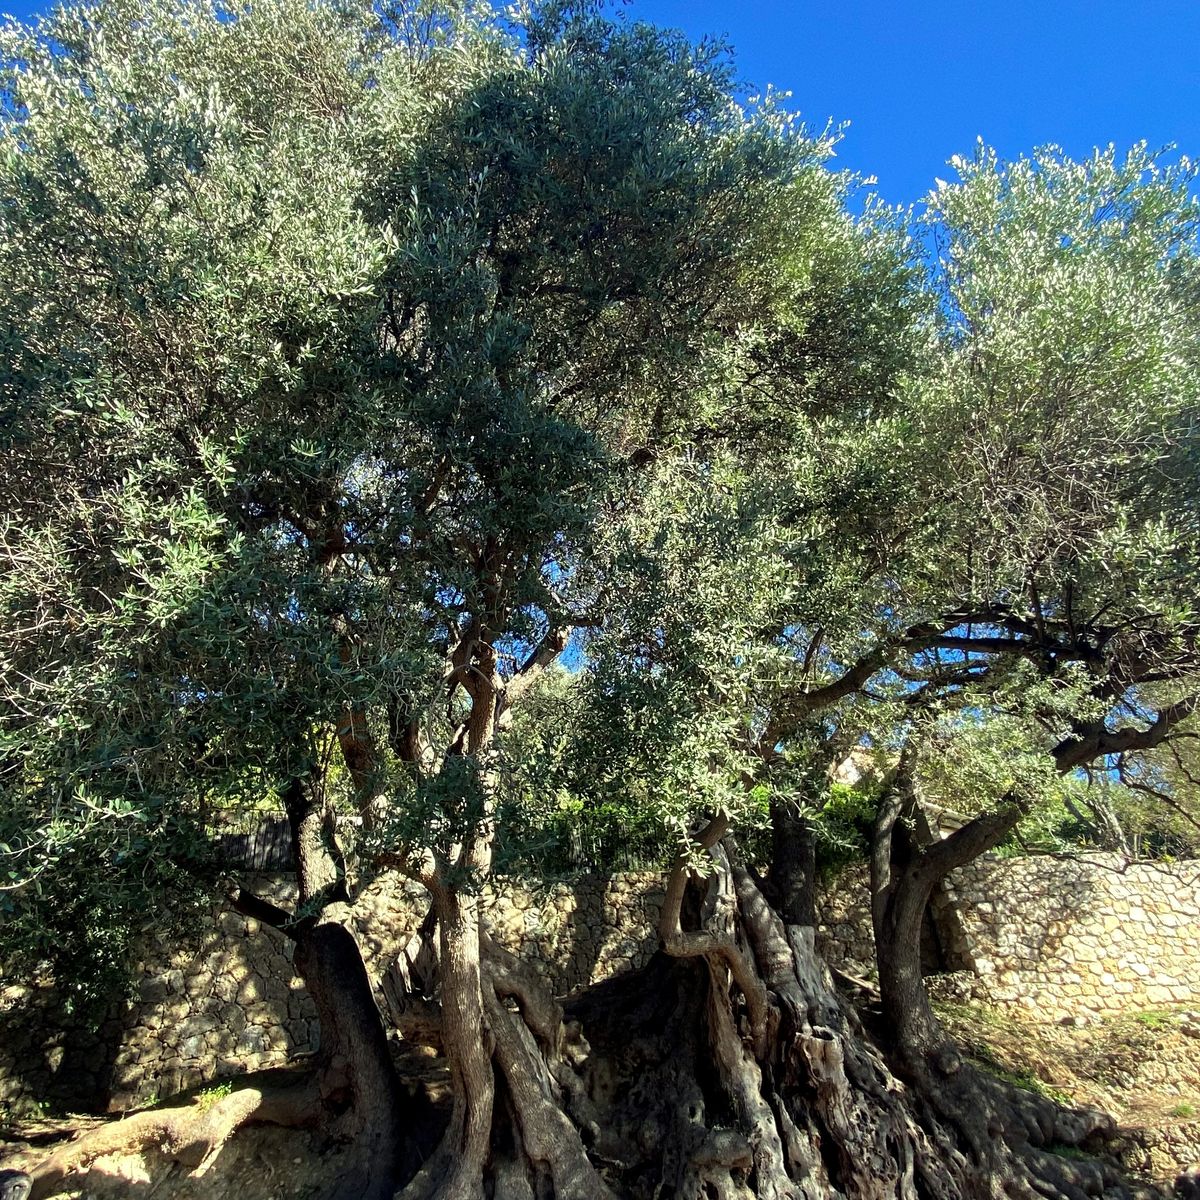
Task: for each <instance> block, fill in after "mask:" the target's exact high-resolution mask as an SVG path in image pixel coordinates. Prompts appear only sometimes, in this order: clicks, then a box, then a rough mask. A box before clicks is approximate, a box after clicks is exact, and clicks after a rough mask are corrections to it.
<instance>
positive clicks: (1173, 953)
mask: <svg viewBox="0 0 1200 1200" xmlns="http://www.w3.org/2000/svg"><path fill="white" fill-rule="evenodd" d="M663 883H664V880H663V877H662V876H661V875H659V874H657V873H654V872H628V873H623V874H620V875H616V876H613V877H611V878H599V877H594V876H593V877H585V878H583V879H581V880H579V881H577V882H575V883H573V884H572V885H570V886H567V885H565V884H559V885H555V886H552V887H548V888H545V889H541V890H537V891H534V890H530V889H528V888H524V887H520V886H515V885H513V884H511V883H509V882H506V881H504V882H502V883H501V884H500V886H498V887H497V888H496V889H494V890H491V891H489V892H487V893H485V895H484V898H483V904H484V910H485V914H486V919H487V922H488V924H489V926H490V927H491V930H492V933H493V936H495V937H496V938H497V939H498V940H499V941H500V942H501V943H502V944H504V945H505V946H507V947H508V948H510V949H512V950H514V951H517V952H519V953H520V954H522V956H524V957H525V958H527V959H529V960H530V961H532V962H533V963H535V964H536V966H537V969H538V970H539V971H540V972H541V973H542V975H543V977H544V978H545V979H546V981H547V983H548V984H549V985H550V986H551V988H552V989H553V990H554V991H555V992H556V993H557V994H559V995H565V994H567V993H570V992H572V991H574V990H576V989H578V988H581V987H584V986H586V985H587V984H589V983H593V982H595V981H597V980H599V979H602V978H605V977H606V976H608V975H611V974H614V973H616V972H618V971H622V970H627V969H629V968H631V967H636V966H640V965H641V964H642V963H644V962H646V961H647V960H648V959H649V957H650V956H651V955H652V954H653V953H654V950H655V949H656V947H657V935H656V932H655V930H656V927H657V921H658V913H659V909H660V907H661V905H662V898H663ZM254 886H255V887H256V888H257V890H259V891H260V892H263V893H265V894H267V895H269V896H270V897H271V898H273V899H275V900H276V901H278V902H281V903H287V902H288V901H290V900H293V899H294V884H293V883H291V882H290V881H288V880H287V879H285V878H282V877H273V878H270V879H264V880H259V881H256V883H255V885H254ZM932 909H933V911H932V922H931V936H932V937H933V938H934V939H935V940H936V941H937V942H938V949H939V957H940V960H941V961H942V965H943V966H945V965H946V963H949V964H950V965H951V966H952V967H953V968H954V974H953V975H949V976H946V977H945V979H944V980H943V981H939V984H940V986H947V985H948V986H950V987H951V988H952V989H956V990H957V994H959V995H963V994H965V995H967V996H969V997H970V998H972V999H976V1000H981V1001H990V1002H1002V1003H1009V1004H1018V1005H1021V1006H1022V1007H1023V1008H1025V1009H1027V1010H1028V1012H1029V1015H1030V1016H1033V1017H1035V1018H1041V1019H1046V1020H1056V1019H1060V1018H1062V1017H1066V1016H1074V1015H1088V1014H1096V1015H1108V1014H1112V1013H1114V1012H1119V1011H1122V1010H1125V1009H1138V1008H1151V1007H1156V1006H1157V1007H1161V1006H1170V1005H1176V1004H1179V1005H1191V1006H1192V1007H1197V1006H1200V967H1198V965H1197V964H1200V862H1186V863H1177V864H1172V865H1164V864H1144V863H1139V864H1133V865H1129V864H1125V863H1124V862H1123V861H1122V860H1121V859H1119V858H1118V857H1116V856H1104V855H1097V856H1094V857H1091V858H1088V859H1077V860H1069V861H1067V860H1059V859H1052V858H1039V857H1033V858H1020V859H986V860H983V861H981V862H978V863H975V864H972V865H971V866H970V867H968V868H966V869H964V870H962V871H959V872H956V873H955V875H954V876H953V877H952V878H951V880H950V881H949V885H948V887H947V888H946V889H945V891H944V892H943V894H942V895H940V896H939V897H937V899H936V901H935V903H934V905H933V906H932ZM424 913H425V901H424V899H423V895H422V893H421V892H420V890H419V889H416V888H408V887H405V886H401V885H395V884H392V885H388V886H377V887H374V888H371V889H368V890H367V892H366V894H365V895H364V896H363V897H362V899H361V900H360V901H359V903H358V904H357V905H356V907H355V919H356V924H357V932H358V935H359V938H360V941H361V943H362V946H363V951H364V954H365V956H366V959H367V965H368V969H369V970H370V971H371V972H372V975H373V977H374V978H376V979H382V977H383V975H384V973H385V971H386V969H387V965H388V963H389V962H390V961H391V960H392V959H393V958H394V957H395V955H396V953H397V952H398V951H399V950H400V949H401V948H402V947H403V946H404V945H405V943H406V942H407V941H408V939H409V938H410V937H411V936H412V934H413V932H414V931H415V930H416V928H417V926H418V924H419V923H420V921H421V919H422V917H423V916H424ZM210 928H211V932H210V933H209V934H207V935H206V936H205V937H204V939H203V940H202V942H201V943H200V944H198V945H194V946H191V947H186V948H184V947H179V946H171V945H169V944H167V943H165V942H161V941H160V942H153V941H151V942H150V943H148V944H147V946H146V948H145V951H144V959H143V961H142V962H141V963H140V964H139V973H140V983H139V985H138V988H137V991H136V994H135V995H134V997H133V998H132V999H131V1000H130V1001H127V1002H125V1001H123V1002H121V1003H119V1004H114V1006H113V1009H112V1011H111V1012H110V1013H109V1014H108V1016H107V1019H105V1020H104V1021H102V1022H100V1023H99V1025H98V1027H94V1028H93V1027H84V1026H82V1025H81V1024H80V1022H79V1021H78V1019H73V1018H72V1017H71V1016H70V1015H69V1014H68V1013H66V1012H65V1011H64V1009H63V1006H62V1004H61V1000H60V998H59V997H58V996H57V995H56V994H55V992H54V990H53V989H52V988H49V987H42V988H37V987H33V988H30V987H15V986H10V987H8V988H5V989H3V990H0V1106H4V1105H7V1106H9V1107H11V1108H15V1109H20V1108H22V1107H29V1106H30V1105H33V1104H50V1105H52V1106H56V1107H57V1106H62V1107H74V1108H87V1109H101V1110H103V1109H107V1110H109V1111H121V1110H124V1109H127V1108H130V1107H133V1106H134V1105H137V1104H140V1103H145V1102H146V1101H148V1100H150V1099H152V1098H154V1097H157V1096H164V1097H165V1096H168V1095H171V1094H172V1093H174V1092H176V1091H178V1090H180V1089H181V1088H188V1087H196V1086H199V1085H201V1084H207V1083H209V1082H211V1081H213V1080H217V1079H220V1078H223V1077H226V1076H229V1075H234V1074H238V1073H240V1072H243V1071H246V1070H251V1069H258V1068H262V1067H267V1066H275V1065H279V1064H282V1063H284V1062H287V1061H288V1060H289V1059H291V1058H294V1057H297V1056H299V1055H303V1054H306V1053H310V1052H312V1051H313V1050H315V1049H316V1048H317V1046H318V1044H319V1038H320V1030H319V1028H318V1025H317V1021H316V1016H315V1013H314V1010H313V1006H312V1003H311V1001H310V1000H309V998H308V996H307V995H306V994H305V992H304V990H303V988H302V987H301V985H300V981H299V980H298V979H297V978H296V977H295V975H294V973H293V970H292V964H291V958H290V954H291V947H290V943H288V941H287V940H286V939H285V938H284V937H283V936H282V935H280V934H279V933H277V932H276V931H274V930H272V929H269V928H261V927H260V926H259V925H258V923H257V922H255V921H251V920H247V919H245V918H243V917H240V916H238V915H236V914H234V913H231V912H228V911H223V912H216V913H214V917H213V921H212V923H211V927H210ZM818 935H819V939H820V941H821V943H822V946H823V948H824V950H825V952H826V955H827V957H828V959H829V961H830V962H831V963H832V964H833V965H835V966H839V967H842V968H844V969H846V970H849V971H851V972H852V973H855V974H867V975H869V974H870V973H871V970H872V946H871V933H870V920H869V917H868V909H867V894H866V889H865V880H864V879H863V878H862V876H861V874H858V873H856V872H854V871H850V872H847V873H845V874H844V875H843V876H842V877H840V879H839V880H838V881H837V883H836V884H835V885H834V886H832V887H830V888H829V889H827V891H826V895H825V897H824V900H823V903H822V909H821V917H820V929H819V931H818Z"/></svg>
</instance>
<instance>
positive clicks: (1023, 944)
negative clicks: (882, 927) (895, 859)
mask: <svg viewBox="0 0 1200 1200" xmlns="http://www.w3.org/2000/svg"><path fill="white" fill-rule="evenodd" d="M930 909H931V917H932V921H931V925H932V927H933V928H932V931H931V932H932V933H933V935H934V936H935V937H936V938H937V940H938V943H939V947H938V949H939V950H940V956H941V958H942V960H943V961H942V964H941V965H942V967H943V969H948V971H949V972H950V973H949V974H947V975H946V976H945V978H943V979H939V980H936V981H934V982H933V984H932V988H933V990H934V992H935V994H937V993H938V992H941V993H942V994H943V995H947V996H954V997H955V998H959V999H970V1000H976V1001H980V1002H984V1003H993V1004H1018V1005H1020V1006H1022V1008H1025V1009H1027V1010H1028V1011H1029V1015H1031V1016H1033V1017H1035V1018H1038V1019H1045V1020H1057V1019H1060V1018H1062V1017H1067V1016H1088V1015H1091V1016H1108V1015H1115V1014H1117V1013H1121V1012H1124V1011H1127V1010H1130V1009H1134V1010H1136V1009H1139V1008H1142V1009H1145V1008H1154V1007H1156V1006H1163V1005H1167V1006H1170V1005H1175V1004H1179V1005H1191V1006H1193V1007H1194V1006H1197V1005H1200V861H1187V862H1177V863H1127V862H1126V861H1125V860H1124V859H1123V858H1122V857H1121V856H1120V855H1117V854H1094V855H1089V856H1087V857H1085V858H1076V859H1061V858H1050V857H1046V856H1040V855H1038V856H1031V857H1028V858H991V857H988V858H983V859H980V860H979V861H977V862H974V863H971V864H970V865H969V866H967V867H964V868H962V869H960V870H958V871H955V872H954V873H953V874H952V875H951V876H950V878H949V879H948V880H947V883H946V886H945V888H944V890H943V891H942V893H941V894H939V895H937V896H935V897H934V898H933V901H932V902H931V905H930ZM820 921H821V924H820V928H819V930H818V944H819V945H821V946H822V948H823V950H824V951H825V954H826V957H827V960H828V961H829V962H830V963H831V964H832V965H833V966H838V967H842V968H843V969H845V970H848V971H850V972H851V973H853V974H863V975H867V976H871V977H873V974H874V961H873V956H874V945H873V940H872V937H871V918H870V908H869V904H868V896H867V890H866V871H865V868H858V869H854V870H850V871H847V872H845V873H843V875H842V876H840V877H839V878H838V880H837V881H836V883H835V884H834V885H833V886H832V887H831V888H829V889H828V891H827V893H826V896H825V898H824V902H823V904H822V907H821V915H820ZM927 969H928V967H927Z"/></svg>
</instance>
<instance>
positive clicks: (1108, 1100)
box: [938, 1003, 1200, 1186]
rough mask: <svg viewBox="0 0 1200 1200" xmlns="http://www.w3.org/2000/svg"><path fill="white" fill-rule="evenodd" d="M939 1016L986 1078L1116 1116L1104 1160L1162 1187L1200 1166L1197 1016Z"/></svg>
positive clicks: (975, 1010) (972, 1009) (976, 1010)
mask: <svg viewBox="0 0 1200 1200" xmlns="http://www.w3.org/2000/svg"><path fill="white" fill-rule="evenodd" d="M938 1010H939V1013H940V1015H941V1017H942V1019H943V1021H945V1022H946V1024H947V1025H949V1026H950V1028H951V1029H952V1030H953V1031H954V1033H955V1035H956V1036H957V1037H958V1039H959V1041H960V1042H961V1043H962V1045H963V1046H964V1048H965V1049H966V1050H967V1051H968V1052H969V1053H970V1054H971V1056H972V1057H973V1058H974V1059H975V1060H976V1061H977V1062H979V1063H980V1064H981V1065H982V1066H984V1067H985V1068H986V1069H988V1070H990V1071H992V1072H993V1073H995V1074H997V1075H1000V1076H1001V1077H1003V1078H1006V1079H1008V1080H1010V1081H1011V1082H1014V1083H1017V1084H1019V1085H1020V1086H1023V1087H1028V1088H1030V1089H1031V1090H1033V1091H1039V1092H1042V1093H1043V1094H1045V1095H1050V1096H1051V1097H1055V1098H1059V1099H1062V1100H1064V1101H1069V1102H1070V1103H1072V1104H1077V1105H1095V1106H1097V1107H1100V1108H1103V1109H1105V1110H1106V1111H1107V1112H1110V1113H1111V1114H1112V1115H1113V1116H1114V1117H1115V1118H1116V1120H1117V1122H1118V1125H1119V1128H1120V1133H1119V1135H1118V1138H1117V1140H1116V1141H1115V1142H1114V1143H1113V1144H1112V1145H1111V1146H1110V1147H1108V1148H1107V1151H1106V1153H1107V1154H1108V1156H1110V1157H1112V1158H1114V1159H1115V1160H1116V1161H1117V1162H1118V1163H1119V1165H1120V1166H1121V1167H1122V1168H1123V1169H1124V1170H1125V1171H1127V1172H1128V1173H1129V1174H1130V1175H1131V1176H1132V1177H1133V1178H1134V1179H1136V1180H1139V1181H1142V1182H1145V1183H1148V1184H1154V1185H1160V1186H1161V1185H1163V1184H1167V1183H1170V1182H1171V1181H1172V1180H1174V1178H1175V1176H1176V1175H1177V1174H1178V1173H1179V1172H1180V1171H1181V1170H1183V1169H1184V1168H1185V1167H1188V1166H1190V1165H1191V1164H1193V1163H1196V1162H1198V1161H1200V1012H1197V1011H1189V1010H1182V1009H1178V1008H1177V1009H1173V1010H1172V1009H1158V1010H1148V1011H1138V1012H1129V1013H1127V1014H1125V1015H1123V1016H1120V1017H1113V1018H1108V1019H1104V1020H1100V1019H1091V1020H1089V1019H1087V1018H1082V1017H1076V1018H1070V1019H1067V1020H1064V1021H1060V1022H1058V1023H1055V1024H1047V1023H1039V1022H1036V1021H1032V1020H1029V1019H1025V1018H1022V1017H1020V1016H1014V1013H1015V1012H1016V1011H1017V1010H1015V1009H1013V1008H1011V1007H1008V1006H1005V1007H1003V1008H985V1007H980V1006H973V1005H962V1004H952V1003H944V1004H940V1005H938Z"/></svg>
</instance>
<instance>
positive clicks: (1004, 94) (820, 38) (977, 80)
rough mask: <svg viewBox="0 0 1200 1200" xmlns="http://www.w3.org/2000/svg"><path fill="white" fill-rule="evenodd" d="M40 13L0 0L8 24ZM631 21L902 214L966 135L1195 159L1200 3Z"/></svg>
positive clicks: (699, 14) (742, 10)
mask: <svg viewBox="0 0 1200 1200" xmlns="http://www.w3.org/2000/svg"><path fill="white" fill-rule="evenodd" d="M47 7H49V5H48V4H47V3H44V2H43V3H38V2H37V0H0V8H2V9H4V10H6V11H9V12H12V13H13V14H14V15H16V16H18V17H27V16H29V15H30V13H32V12H35V11H38V10H41V9H44V8H47ZM626 12H627V15H628V16H632V17H634V18H638V19H642V20H648V21H652V22H654V23H656V24H660V25H669V26H672V27H675V28H679V29H682V30H684V31H685V32H686V33H688V34H689V35H690V36H691V37H692V38H693V39H695V38H698V37H700V36H702V35H703V34H723V35H726V36H727V37H728V39H729V41H730V42H731V43H732V44H733V47H734V49H735V51H736V55H737V64H738V74H739V77H740V78H741V79H742V80H743V81H744V82H745V83H747V84H749V85H751V87H752V88H757V89H761V88H763V87H764V86H765V85H766V84H768V83H770V84H774V85H775V86H776V87H779V88H782V89H786V90H789V91H791V92H792V94H793V105H794V107H795V108H797V109H799V110H800V112H801V113H802V114H803V115H804V117H805V119H806V120H807V121H808V123H809V124H810V125H814V126H817V127H823V126H824V124H825V122H826V121H827V120H829V119H830V118H832V119H833V120H834V121H835V122H838V123H840V122H848V123H849V128H848V129H847V131H846V135H845V138H844V140H843V142H842V144H841V146H840V148H839V161H840V163H841V164H842V165H845V166H848V167H850V168H852V169H854V170H856V171H859V172H861V173H863V174H867V175H870V174H873V175H875V176H877V177H878V180H879V183H878V190H879V192H880V194H881V195H882V196H883V197H884V198H885V199H886V200H888V201H889V202H891V203H894V204H896V203H902V204H908V203H912V202H915V201H918V200H920V198H921V197H922V196H923V195H924V194H925V192H926V191H928V190H929V188H930V187H932V186H933V181H934V178H935V177H936V176H938V175H941V176H943V177H945V176H946V175H947V174H948V171H947V169H946V167H945V162H946V160H947V159H948V158H949V157H950V155H952V154H958V153H968V154H969V153H970V152H971V148H972V147H973V145H974V143H975V139H976V137H983V138H984V140H985V141H987V142H989V143H990V144H992V145H994V146H996V147H997V148H998V149H999V151H1000V152H1001V153H1002V154H1003V155H1005V156H1006V157H1014V156H1016V155H1017V154H1020V153H1021V152H1022V151H1026V150H1030V149H1032V148H1033V147H1034V146H1038V145H1043V144H1045V143H1048V142H1054V143H1057V144H1059V145H1062V146H1063V147H1064V148H1065V149H1066V150H1067V152H1068V153H1070V154H1073V155H1083V154H1087V153H1088V152H1089V151H1090V150H1091V148H1092V147H1093V146H1096V145H1107V144H1108V143H1109V142H1115V143H1116V144H1117V145H1118V146H1126V145H1130V144H1132V143H1133V142H1135V141H1138V140H1139V139H1141V138H1145V139H1146V140H1147V141H1148V142H1150V143H1151V145H1153V146H1160V145H1163V144H1165V143H1167V142H1173V143H1175V144H1176V145H1177V146H1178V147H1179V149H1180V150H1181V151H1182V152H1183V153H1185V154H1188V155H1189V156H1191V157H1194V158H1200V0H1091V2H1090V3H1089V2H1086V0H957V2H955V0H891V2H887V0H741V2H740V3H739V2H737V0H632V2H631V3H630V4H629V6H628V8H627V10H626Z"/></svg>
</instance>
